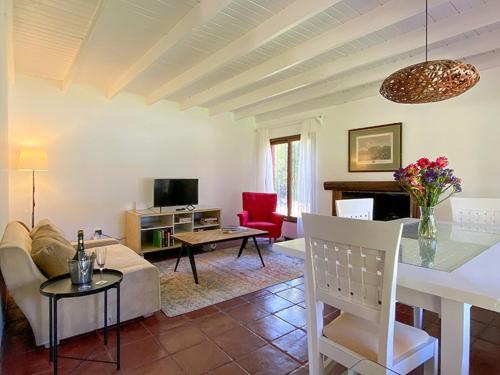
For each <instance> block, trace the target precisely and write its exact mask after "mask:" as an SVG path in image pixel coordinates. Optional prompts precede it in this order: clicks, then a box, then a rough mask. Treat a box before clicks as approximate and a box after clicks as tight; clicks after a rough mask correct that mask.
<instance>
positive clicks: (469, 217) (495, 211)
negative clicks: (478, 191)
mask: <svg viewBox="0 0 500 375" xmlns="http://www.w3.org/2000/svg"><path fill="white" fill-rule="evenodd" d="M450 201H451V213H452V217H453V221H455V222H458V223H470V224H486V225H500V199H496V198H455V197H451V198H450Z"/></svg>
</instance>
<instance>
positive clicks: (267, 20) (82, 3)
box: [7, 0, 500, 121]
mask: <svg viewBox="0 0 500 375" xmlns="http://www.w3.org/2000/svg"><path fill="white" fill-rule="evenodd" d="M7 1H11V2H12V9H13V10H12V15H11V16H12V26H11V30H10V35H11V39H12V46H13V47H12V51H11V55H12V58H11V59H10V61H12V64H13V67H14V68H15V71H16V72H20V73H24V74H30V75H35V76H39V77H43V78H46V79H51V80H55V81H58V82H59V83H60V84H61V88H62V89H66V88H67V87H68V86H69V85H71V84H72V83H80V84H85V85H92V86H95V87H96V88H98V89H99V90H101V91H102V92H103V94H104V95H107V96H109V97H112V96H114V95H116V94H118V93H120V92H122V91H128V92H132V93H136V94H139V95H142V96H144V98H145V100H146V101H147V102H148V103H150V104H152V103H155V102H156V101H158V100H161V99H167V100H171V101H175V102H178V103H179V106H180V108H181V109H187V108H190V107H193V106H201V107H206V108H208V109H209V111H210V113H211V114H214V115H215V114H218V113H222V112H234V114H235V117H236V118H244V117H249V116H255V117H256V118H257V119H258V120H261V121H264V120H266V121H267V120H273V119H276V118H279V117H280V116H284V115H286V114H287V113H296V112H298V111H307V110H310V109H314V108H320V107H321V106H326V105H334V104H338V103H342V102H345V101H348V100H354V99H357V98H359V97H363V95H364V96H368V95H374V94H375V93H376V90H375V89H374V88H376V87H377V86H378V85H379V84H380V81H381V80H382V79H383V78H384V77H385V76H387V75H388V74H389V73H391V72H392V71H394V70H396V69H399V68H401V67H403V66H405V65H408V64H409V63H415V62H418V61H421V60H422V59H423V56H424V48H423V47H424V41H425V38H424V35H425V34H424V25H425V12H424V5H425V1H424V0H295V1H294V0H7ZM429 6H430V9H429V42H430V46H429V57H430V58H431V59H434V58H435V59H438V58H454V59H458V58H461V59H466V60H468V61H472V62H474V63H475V64H477V66H478V68H479V69H480V70H482V69H489V68H492V67H496V66H499V65H500V58H499V55H500V51H499V50H500V0H430V1H429Z"/></svg>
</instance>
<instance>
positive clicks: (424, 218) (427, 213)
mask: <svg viewBox="0 0 500 375" xmlns="http://www.w3.org/2000/svg"><path fill="white" fill-rule="evenodd" d="M418 235H419V237H422V238H436V237H437V226H436V219H435V218H434V207H422V206H420V223H418Z"/></svg>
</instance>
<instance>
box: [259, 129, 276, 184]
mask: <svg viewBox="0 0 500 375" xmlns="http://www.w3.org/2000/svg"><path fill="white" fill-rule="evenodd" d="M257 135H258V136H257V147H258V152H257V168H258V170H257V191H259V192H265V193H273V192H274V181H273V156H272V152H271V143H270V139H269V129H258V130H257Z"/></svg>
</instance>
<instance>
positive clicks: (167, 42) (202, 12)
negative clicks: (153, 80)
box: [108, 0, 232, 98]
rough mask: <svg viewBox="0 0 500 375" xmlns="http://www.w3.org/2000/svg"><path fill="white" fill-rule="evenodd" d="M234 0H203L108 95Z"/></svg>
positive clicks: (128, 81)
mask: <svg viewBox="0 0 500 375" xmlns="http://www.w3.org/2000/svg"><path fill="white" fill-rule="evenodd" d="M231 1H232V0H202V1H199V3H198V4H197V5H196V6H195V7H194V8H193V9H191V10H190V11H189V13H188V14H187V15H186V16H184V17H183V18H182V19H181V20H180V21H179V22H177V24H176V25H175V26H174V27H173V28H172V29H171V30H169V31H168V33H166V34H165V35H163V36H162V37H161V38H160V40H158V42H156V44H155V45H154V46H153V47H151V48H150V49H149V50H148V51H146V53H144V55H142V56H141V57H140V58H139V59H138V60H137V61H135V62H134V63H133V64H132V65H131V66H130V67H129V68H128V69H127V70H126V71H125V72H124V73H123V74H121V75H120V77H119V78H118V79H117V80H116V81H115V82H114V83H112V84H111V85H110V87H109V89H108V97H109V98H112V97H113V96H115V95H116V94H118V93H119V92H120V91H122V90H123V89H124V88H125V87H126V86H127V85H128V84H129V83H130V82H132V81H133V80H134V79H135V78H137V77H138V76H140V75H141V74H142V73H144V72H145V71H146V70H147V69H148V68H149V67H150V66H151V65H153V64H154V63H155V62H156V61H158V59H159V58H160V57H161V56H163V55H164V54H165V53H166V52H167V51H168V50H169V49H171V48H172V47H173V46H175V45H176V44H177V43H179V42H180V40H181V39H182V38H183V37H185V36H186V35H188V34H189V33H191V32H193V31H194V30H195V29H197V28H199V27H201V26H203V25H205V24H206V23H207V22H209V21H210V20H212V19H213V18H214V17H215V16H216V15H217V14H218V13H219V12H221V11H222V10H223V9H224V8H226V7H227V6H228V5H229V4H230V3H231Z"/></svg>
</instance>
